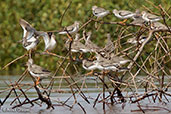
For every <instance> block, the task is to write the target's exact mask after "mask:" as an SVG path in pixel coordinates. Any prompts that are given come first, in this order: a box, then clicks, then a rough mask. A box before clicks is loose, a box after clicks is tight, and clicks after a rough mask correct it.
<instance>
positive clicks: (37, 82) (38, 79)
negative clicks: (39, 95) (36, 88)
mask: <svg viewBox="0 0 171 114" xmlns="http://www.w3.org/2000/svg"><path fill="white" fill-rule="evenodd" d="M39 81H40V77H38V78H37V80H36V85H38V84H39V83H40V82H39Z"/></svg>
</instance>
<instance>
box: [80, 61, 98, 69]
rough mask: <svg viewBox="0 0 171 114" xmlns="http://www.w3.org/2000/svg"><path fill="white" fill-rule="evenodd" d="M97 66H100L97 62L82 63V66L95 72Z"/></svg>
mask: <svg viewBox="0 0 171 114" xmlns="http://www.w3.org/2000/svg"><path fill="white" fill-rule="evenodd" d="M97 65H98V63H97V62H96V61H89V60H86V59H84V60H83V61H82V66H83V68H84V69H86V70H95V69H97Z"/></svg>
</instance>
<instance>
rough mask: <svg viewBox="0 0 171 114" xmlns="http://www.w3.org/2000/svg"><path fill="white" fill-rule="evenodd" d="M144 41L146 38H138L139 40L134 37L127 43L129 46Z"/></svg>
mask: <svg viewBox="0 0 171 114" xmlns="http://www.w3.org/2000/svg"><path fill="white" fill-rule="evenodd" d="M146 39H147V37H146V36H140V37H139V38H136V37H134V38H130V39H128V40H127V42H128V43H130V44H137V43H139V44H142V43H143V42H144V41H145V40H146Z"/></svg>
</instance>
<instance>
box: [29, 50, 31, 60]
mask: <svg viewBox="0 0 171 114" xmlns="http://www.w3.org/2000/svg"><path fill="white" fill-rule="evenodd" d="M31 52H32V49H30V50H29V58H31Z"/></svg>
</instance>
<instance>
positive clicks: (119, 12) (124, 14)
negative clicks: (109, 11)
mask: <svg viewBox="0 0 171 114" xmlns="http://www.w3.org/2000/svg"><path fill="white" fill-rule="evenodd" d="M113 14H114V15H115V16H116V17H118V18H120V19H125V20H124V21H123V22H120V23H124V22H126V21H127V19H128V18H131V17H133V16H134V15H135V13H133V12H131V11H127V10H117V9H114V10H113Z"/></svg>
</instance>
